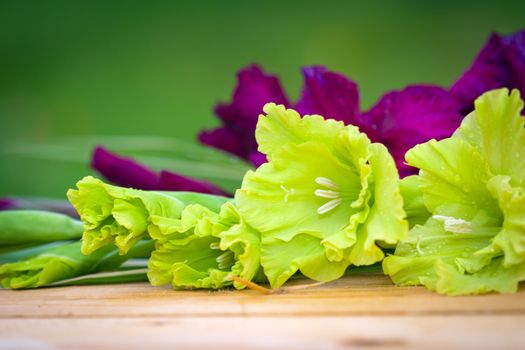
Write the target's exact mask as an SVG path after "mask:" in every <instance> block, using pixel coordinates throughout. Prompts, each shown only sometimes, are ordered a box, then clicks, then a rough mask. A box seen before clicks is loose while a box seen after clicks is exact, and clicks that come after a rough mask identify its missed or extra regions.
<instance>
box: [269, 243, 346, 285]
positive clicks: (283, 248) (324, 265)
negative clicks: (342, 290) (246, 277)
mask: <svg viewBox="0 0 525 350" xmlns="http://www.w3.org/2000/svg"><path fill="white" fill-rule="evenodd" d="M261 254H262V255H261V264H262V266H263V268H264V273H265V275H266V276H267V277H268V281H269V282H270V285H271V286H272V288H279V287H280V286H282V285H283V284H284V283H285V282H286V281H287V280H288V279H289V278H290V277H291V276H293V275H294V274H295V273H296V272H297V271H299V270H300V271H301V272H302V273H303V274H304V275H305V276H306V277H309V278H311V279H313V280H316V281H323V282H328V281H332V280H335V279H338V278H340V277H341V276H342V275H343V274H344V272H345V270H346V268H347V267H348V265H349V264H350V262H348V261H347V260H343V261H339V262H335V261H330V260H328V259H327V257H326V254H325V249H324V247H323V245H322V244H321V240H320V239H318V238H315V237H312V236H309V235H305V234H300V235H297V236H295V237H294V238H293V239H292V240H291V241H289V242H283V241H281V240H279V239H276V238H267V239H264V240H263V245H262V251H261Z"/></svg>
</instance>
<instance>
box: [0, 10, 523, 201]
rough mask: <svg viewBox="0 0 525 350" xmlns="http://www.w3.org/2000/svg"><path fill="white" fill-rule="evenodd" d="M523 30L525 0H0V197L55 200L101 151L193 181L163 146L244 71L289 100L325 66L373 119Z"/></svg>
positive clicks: (199, 120) (193, 128) (207, 114)
mask: <svg viewBox="0 0 525 350" xmlns="http://www.w3.org/2000/svg"><path fill="white" fill-rule="evenodd" d="M521 27H525V2H524V1H498V2H496V1H490V2H488V1H487V2H479V1H464V2H460V1H439V2H438V1H428V2H427V1H366V2H364V1H363V2H354V1H330V0H324V1H264V2H263V1H216V2H211V1H210V2H205V1H200V2H197V1H194V2H189V1H188V2H180V1H151V2H147V1H140V2H139V1H83V2H82V1H2V3H1V5H0V53H1V54H0V118H1V127H0V140H1V141H0V164H1V171H0V196H5V195H35V196H36V195H38V196H53V197H63V196H64V193H65V190H66V189H67V188H69V187H71V186H72V185H73V184H74V183H75V182H76V180H78V179H79V178H80V177H82V176H84V175H86V174H89V173H90V170H89V167H88V165H87V162H88V159H89V149H90V147H91V145H92V144H93V143H96V142H104V143H109V145H110V146H113V148H114V149H115V148H119V149H120V150H122V151H124V153H127V154H135V153H137V154H138V153H140V150H141V149H147V148H150V149H157V148H158V149H160V150H159V151H158V152H157V151H155V152H157V155H158V154H161V155H162V157H156V158H155V157H150V158H149V164H150V165H152V166H153V167H155V168H160V167H166V168H169V169H171V170H175V171H182V172H185V173H189V174H192V163H191V162H189V163H188V162H186V163H185V162H177V161H174V162H165V163H163V160H164V159H168V158H169V157H171V156H172V155H171V154H170V152H169V147H171V145H172V142H171V141H170V139H165V138H164V137H169V138H172V137H173V138H177V139H180V140H185V141H189V142H191V143H195V135H196V134H197V132H198V131H199V130H200V129H202V128H210V127H213V126H215V125H217V120H216V119H215V118H214V117H213V113H212V107H213V105H214V104H215V103H216V102H217V101H220V100H223V101H228V100H229V99H230V95H231V91H232V89H233V87H234V85H235V73H236V71H237V70H238V69H239V68H241V67H243V66H245V65H247V64H250V63H255V62H257V63H260V64H261V65H262V66H263V67H264V68H265V69H266V70H267V71H268V72H272V73H275V74H278V75H279V76H280V77H281V81H282V83H283V85H284V87H285V89H286V90H287V92H288V95H289V97H290V98H292V99H295V98H296V97H297V95H298V93H299V89H300V85H301V80H302V78H301V75H300V72H299V69H300V67H301V66H304V65H310V64H324V65H326V66H328V67H329V68H330V69H332V70H336V71H340V72H342V73H344V74H346V75H348V76H349V77H351V78H352V79H354V80H355V81H356V82H357V83H358V84H359V86H360V91H361V97H362V106H363V107H368V106H370V105H371V104H372V103H373V102H374V101H375V100H376V99H377V98H378V97H379V96H380V95H381V94H382V93H384V92H385V91H386V90H389V89H394V88H401V87H403V86H404V85H406V84H410V83H420V82H427V83H436V84H441V85H444V86H448V85H450V84H451V83H452V82H453V81H454V80H455V79H456V78H457V77H458V76H459V75H460V74H461V72H462V71H463V70H464V69H465V68H466V67H467V66H468V65H469V63H470V62H471V61H472V59H473V57H474V56H475V54H476V53H477V51H478V50H479V49H480V48H481V46H482V45H483V43H484V42H485V40H486V38H487V36H488V35H489V33H490V32H491V31H498V32H501V33H510V32H512V31H515V30H518V29H520V28H521ZM80 135H89V136H88V137H84V136H82V137H80ZM93 135H102V136H103V135H124V136H136V135H149V136H153V137H150V138H136V137H131V138H117V139H115V138H110V139H107V137H102V138H101V137H98V138H94V137H93ZM64 136H67V137H68V138H66V139H63V138H61V137H64ZM71 136H74V137H71ZM159 137H161V138H159ZM68 144H73V145H75V146H74V147H69V146H68ZM126 151H127V152H126ZM195 152H196V153H195V154H197V155H198V154H199V152H198V151H195ZM179 153H180V152H179ZM164 156H165V158H163V157H164ZM208 156H209V157H211V158H213V154H208ZM177 157H179V158H180V154H179V155H177ZM203 157H204V155H203ZM234 167H235V166H234ZM241 168H242V167H241ZM235 169H236V170H235V171H233V173H232V174H235V172H236V171H237V172H239V171H240V170H239V169H240V168H239V167H238V168H235ZM196 172H198V171H196ZM232 174H230V175H231V176H233V175H232ZM230 175H228V176H230ZM226 177H227V176H226Z"/></svg>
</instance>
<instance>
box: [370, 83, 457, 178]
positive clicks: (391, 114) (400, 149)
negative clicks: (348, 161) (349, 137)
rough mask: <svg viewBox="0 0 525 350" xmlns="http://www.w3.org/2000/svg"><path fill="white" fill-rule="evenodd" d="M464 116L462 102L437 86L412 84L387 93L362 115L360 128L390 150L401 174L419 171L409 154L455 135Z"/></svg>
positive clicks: (405, 174)
mask: <svg viewBox="0 0 525 350" xmlns="http://www.w3.org/2000/svg"><path fill="white" fill-rule="evenodd" d="M461 120H462V116H461V114H460V113H459V104H458V102H457V101H456V100H455V99H454V98H453V97H451V96H450V94H449V93H448V92H447V91H445V90H444V89H442V88H440V87H437V86H424V85H418V86H408V87H406V88H405V89H403V90H401V91H392V92H389V93H387V94H385V95H384V96H383V97H382V98H381V99H380V100H379V102H378V103H377V104H376V105H375V106H374V107H372V108H371V109H370V110H369V111H368V112H366V113H364V114H363V116H362V121H361V125H360V127H361V128H362V130H363V131H365V132H366V133H367V134H368V136H369V137H370V138H371V139H372V140H373V141H375V142H381V143H383V144H384V145H385V146H387V148H388V149H389V151H390V153H391V154H392V156H393V157H394V159H395V161H396V165H397V168H398V169H399V172H400V175H401V177H404V176H407V175H410V174H414V173H416V169H415V168H413V167H411V166H409V165H407V164H405V162H404V158H405V153H406V152H407V151H408V150H409V149H411V148H412V147H414V146H415V145H417V144H420V143H423V142H426V141H428V140H431V139H437V140H440V139H443V138H445V137H449V136H451V135H452V134H453V133H454V131H455V130H456V129H457V127H458V126H459V125H460V123H461Z"/></svg>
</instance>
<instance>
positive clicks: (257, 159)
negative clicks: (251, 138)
mask: <svg viewBox="0 0 525 350" xmlns="http://www.w3.org/2000/svg"><path fill="white" fill-rule="evenodd" d="M249 160H250V163H252V164H253V165H255V166H256V167H258V166H260V165H261V164H264V163H266V162H267V161H268V159H266V156H265V155H264V154H262V153H261V152H259V151H256V152H252V153H251V154H250V156H249Z"/></svg>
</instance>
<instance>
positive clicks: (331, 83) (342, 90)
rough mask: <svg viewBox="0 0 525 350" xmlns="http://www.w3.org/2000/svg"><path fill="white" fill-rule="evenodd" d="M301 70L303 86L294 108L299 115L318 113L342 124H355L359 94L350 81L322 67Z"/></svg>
mask: <svg viewBox="0 0 525 350" xmlns="http://www.w3.org/2000/svg"><path fill="white" fill-rule="evenodd" d="M302 71H303V75H304V86H303V90H302V93H301V97H300V99H299V101H298V102H297V105H296V107H295V108H296V109H297V111H298V112H299V114H301V115H305V114H319V115H322V116H323V117H325V118H331V119H336V120H341V121H343V122H345V124H355V123H356V121H357V118H358V116H359V91H358V88H357V85H356V84H355V83H354V82H353V81H352V80H350V79H348V78H346V77H345V76H344V75H342V74H339V73H334V72H331V71H328V70H327V69H326V68H325V67H322V66H313V67H306V68H303V70H302Z"/></svg>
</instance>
